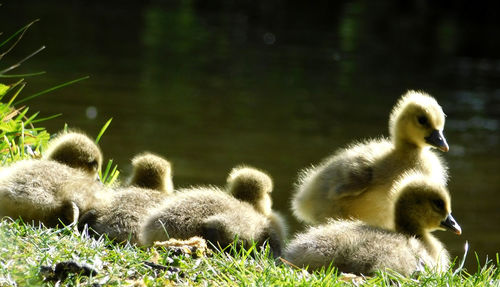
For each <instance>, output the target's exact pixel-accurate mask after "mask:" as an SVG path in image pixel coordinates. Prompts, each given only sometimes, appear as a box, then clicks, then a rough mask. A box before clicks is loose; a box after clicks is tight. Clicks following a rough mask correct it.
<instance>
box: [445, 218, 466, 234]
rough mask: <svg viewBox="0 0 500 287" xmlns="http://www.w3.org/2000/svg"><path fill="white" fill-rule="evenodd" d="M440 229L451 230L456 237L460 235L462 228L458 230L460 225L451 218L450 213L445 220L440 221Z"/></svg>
mask: <svg viewBox="0 0 500 287" xmlns="http://www.w3.org/2000/svg"><path fill="white" fill-rule="evenodd" d="M441 227H444V228H446V229H448V230H451V231H453V232H455V233H456V234H457V235H460V234H462V228H460V225H458V223H457V221H456V220H455V218H453V216H451V213H450V214H448V216H447V217H446V219H445V220H443V221H441Z"/></svg>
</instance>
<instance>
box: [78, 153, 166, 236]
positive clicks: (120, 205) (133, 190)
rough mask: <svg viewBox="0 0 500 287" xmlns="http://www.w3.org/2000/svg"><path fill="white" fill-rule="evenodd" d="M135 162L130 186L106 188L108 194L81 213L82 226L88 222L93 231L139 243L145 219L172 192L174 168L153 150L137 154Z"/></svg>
mask: <svg viewBox="0 0 500 287" xmlns="http://www.w3.org/2000/svg"><path fill="white" fill-rule="evenodd" d="M132 166H133V171H132V177H131V179H130V182H129V184H130V186H128V187H127V186H126V187H120V188H116V189H114V190H111V191H108V192H104V193H107V194H108V196H107V197H106V198H104V199H103V200H102V201H101V202H98V203H96V204H95V205H94V206H93V207H92V208H91V209H90V210H88V211H87V212H85V214H83V215H82V217H81V219H80V220H79V222H78V226H79V229H81V230H83V229H84V228H85V225H87V227H88V228H89V229H90V230H91V232H92V233H91V234H95V235H98V236H100V235H102V234H106V236H107V237H108V238H109V239H112V240H114V241H115V242H117V243H123V242H130V243H133V244H140V240H139V233H140V227H141V226H142V222H143V220H144V219H145V218H146V217H147V216H148V214H149V213H150V211H151V210H153V209H154V208H155V207H156V206H158V205H159V204H160V203H161V202H162V201H163V199H164V198H165V197H166V196H169V195H171V194H173V183H172V172H171V166H170V163H169V162H168V161H167V160H166V159H164V158H162V157H160V156H157V155H154V154H151V153H142V154H139V155H137V156H135V157H134V158H133V159H132Z"/></svg>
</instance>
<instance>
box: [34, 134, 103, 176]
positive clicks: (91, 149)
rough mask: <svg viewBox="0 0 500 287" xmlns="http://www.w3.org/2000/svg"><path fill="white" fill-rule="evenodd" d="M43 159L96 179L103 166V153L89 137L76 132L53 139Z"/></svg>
mask: <svg viewBox="0 0 500 287" xmlns="http://www.w3.org/2000/svg"><path fill="white" fill-rule="evenodd" d="M43 158H44V159H48V160H54V161H57V162H60V163H62V164H65V165H68V166H70V167H73V168H77V169H81V170H83V171H85V172H87V173H89V174H90V175H92V176H95V177H97V176H98V172H99V170H100V169H101V165H102V153H101V150H100V149H99V147H98V146H97V144H96V143H95V142H94V141H93V140H92V139H90V138H89V137H88V136H87V135H85V134H83V133H80V132H75V131H70V132H64V133H62V134H60V135H58V136H56V137H55V138H54V139H52V140H51V141H50V142H49V146H48V148H47V151H46V152H45V153H44V156H43Z"/></svg>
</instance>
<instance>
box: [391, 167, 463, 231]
mask: <svg viewBox="0 0 500 287" xmlns="http://www.w3.org/2000/svg"><path fill="white" fill-rule="evenodd" d="M395 188H396V189H399V196H398V198H397V200H396V206H395V220H396V230H397V231H400V232H403V233H407V234H410V235H416V236H421V235H423V234H424V233H425V232H429V231H433V230H437V229H440V230H450V231H453V232H455V233H456V234H459V235H460V234H461V233H462V229H461V228H460V225H458V223H457V222H456V221H455V219H454V218H453V216H452V215H451V201H450V194H449V193H448V190H447V189H446V187H445V186H443V185H442V184H440V183H437V182H435V181H433V180H432V179H430V178H429V177H426V176H425V175H422V174H419V173H414V174H408V175H406V176H405V177H404V178H403V179H402V180H400V181H399V182H398V183H396V186H395Z"/></svg>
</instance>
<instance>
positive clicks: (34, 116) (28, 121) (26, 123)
mask: <svg viewBox="0 0 500 287" xmlns="http://www.w3.org/2000/svg"><path fill="white" fill-rule="evenodd" d="M38 114H40V112H36V113H34V114H32V115H31V117H29V118H28V119H27V120H26V121H25V122H24V125H25V126H26V125H28V124H29V123H31V122H32V121H33V120H34V119H35V118H36V117H37V116H38Z"/></svg>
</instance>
